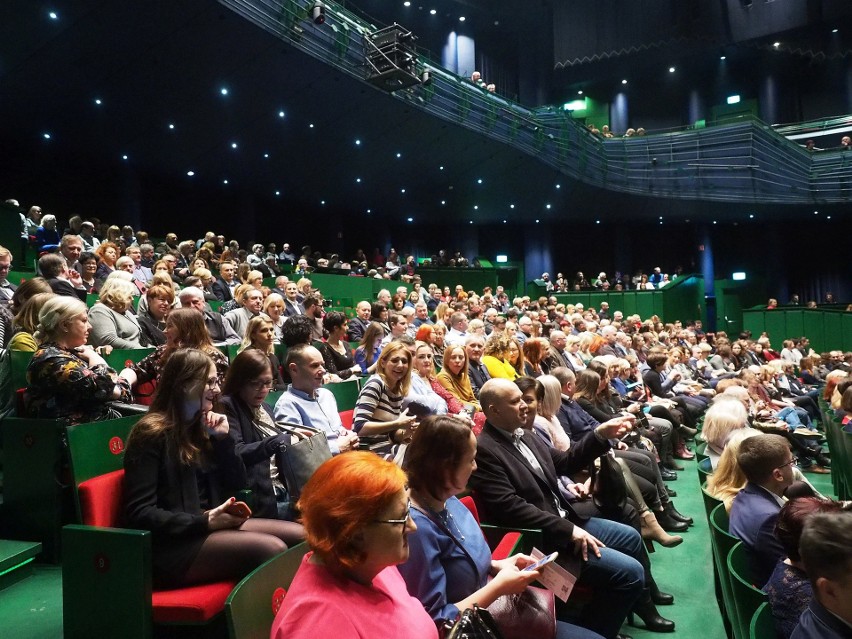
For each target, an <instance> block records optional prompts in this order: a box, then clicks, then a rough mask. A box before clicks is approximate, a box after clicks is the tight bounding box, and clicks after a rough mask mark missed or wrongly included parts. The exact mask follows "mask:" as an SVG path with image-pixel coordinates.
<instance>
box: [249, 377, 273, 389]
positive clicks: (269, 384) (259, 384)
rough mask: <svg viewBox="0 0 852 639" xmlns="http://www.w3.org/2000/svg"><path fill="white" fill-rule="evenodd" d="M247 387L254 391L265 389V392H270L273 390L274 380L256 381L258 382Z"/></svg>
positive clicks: (250, 383)
mask: <svg viewBox="0 0 852 639" xmlns="http://www.w3.org/2000/svg"><path fill="white" fill-rule="evenodd" d="M248 387H249V388H251V389H252V390H256V391H259V390H263V389H264V388H265V389H267V390H271V389H273V388H275V380H272V379H270V380H269V381H268V382H267V381H265V380H262V379H261V380H258V381H254V382H249V383H248Z"/></svg>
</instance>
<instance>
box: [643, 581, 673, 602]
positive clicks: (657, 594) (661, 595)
mask: <svg viewBox="0 0 852 639" xmlns="http://www.w3.org/2000/svg"><path fill="white" fill-rule="evenodd" d="M650 582H651V583H650V584H649V585H648V590H650V591H651V601H653V602H654V603H655V604H656V605H658V606H671V605H672V604H673V603H674V595H670V594H669V593H667V592H663V591H662V590H660V588H659V586H657V582H656V581H655V580H654V578H653V577H651V579H650Z"/></svg>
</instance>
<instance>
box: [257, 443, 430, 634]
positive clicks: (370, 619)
mask: <svg viewBox="0 0 852 639" xmlns="http://www.w3.org/2000/svg"><path fill="white" fill-rule="evenodd" d="M298 508H299V511H300V512H301V513H302V521H303V523H304V526H305V532H306V534H307V542H308V545H309V546H310V547H311V552H309V553H308V554H307V555H305V558H304V559H303V560H302V565H301V566H300V567H299V570H298V572H297V573H296V576H295V577H294V579H293V583H292V585H291V586H290V590H289V591H288V592H287V596H286V598H285V599H284V603H283V605H282V606H281V609H280V610H279V612H278V614H277V615H276V617H275V622H274V623H273V624H272V634H271V637H272V639H285V638H286V639H303V638H304V639H314V638H315V637H335V639H348V638H350V637H351V638H353V639H354V638H355V637H407V638H409V639H437V637H438V630H437V628H436V626H435V624H434V622H433V621H432V619H431V617H430V616H429V614H428V613H427V612H426V611H425V610H424V608H423V605H422V604H421V603H420V602H419V601H418V600H417V599H415V598H414V597H412V596H411V595H409V594H408V590H407V588H406V585H405V582H404V581H403V580H402V577H401V576H400V574H399V571H398V570H397V568H396V566H397V565H398V564H401V563H404V562H405V561H407V560H408V554H409V548H408V535H410V534H411V533H413V532H414V531H415V530H417V526H416V525H415V524H414V520H413V519H412V518H411V501H410V493H409V489H408V479H407V478H406V476H405V473H404V472H403V471H402V470H401V469H400V468H399V467H398V466H396V465H395V464H393V463H391V462H388V461H384V460H383V459H381V458H380V457H378V456H377V455H375V454H373V453H369V452H361V451H354V452H349V453H345V454H343V455H338V456H337V457H333V458H332V459H329V460H328V461H327V462H325V463H324V464H323V465H322V466H320V467H319V468H318V469H317V471H316V472H315V473H314V475H313V476H312V477H311V479H310V480H309V481H308V483H307V484H305V487H304V489H303V491H302V496H301V499H299V504H298Z"/></svg>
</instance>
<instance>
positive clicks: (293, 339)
mask: <svg viewBox="0 0 852 639" xmlns="http://www.w3.org/2000/svg"><path fill="white" fill-rule="evenodd" d="M313 324H314V320H312V319H311V318H310V317H307V316H306V315H294V316H293V317H290V318H288V319H287V321H286V322H284V325H283V326H282V327H281V341H282V342H283V343H284V345H285V346H286V347H287V348H291V347H293V346H295V345H296V344H310V343H311V335H312V334H313Z"/></svg>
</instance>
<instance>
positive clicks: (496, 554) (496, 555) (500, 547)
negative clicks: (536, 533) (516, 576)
mask: <svg viewBox="0 0 852 639" xmlns="http://www.w3.org/2000/svg"><path fill="white" fill-rule="evenodd" d="M520 538H521V533H519V532H509V533H506V534H505V535H503V539H501V540H500V543H499V544H497V547H496V548H495V549H494V550H493V552H492V553H491V559H494V560H498V561H499V560H500V559H506V557H510V556H511V554H512V551H513V550H514V549H515V544H516V543H518V540H519V539H520Z"/></svg>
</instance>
